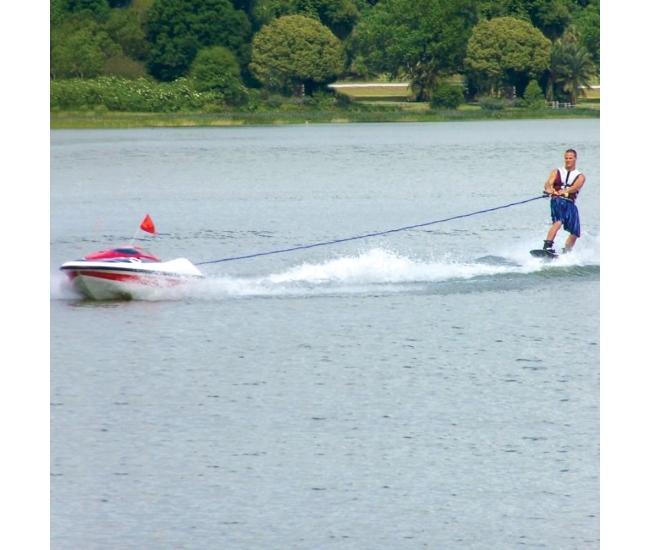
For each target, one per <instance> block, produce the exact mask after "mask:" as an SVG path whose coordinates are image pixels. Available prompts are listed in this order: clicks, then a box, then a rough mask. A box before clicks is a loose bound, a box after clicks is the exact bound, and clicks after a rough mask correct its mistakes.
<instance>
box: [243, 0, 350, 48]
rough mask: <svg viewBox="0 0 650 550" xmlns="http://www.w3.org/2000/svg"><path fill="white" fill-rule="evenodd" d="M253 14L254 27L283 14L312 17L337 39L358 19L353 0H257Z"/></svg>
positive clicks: (343, 36)
mask: <svg viewBox="0 0 650 550" xmlns="http://www.w3.org/2000/svg"><path fill="white" fill-rule="evenodd" d="M253 14H254V22H255V25H256V28H260V27H262V26H264V25H266V24H267V23H270V22H271V21H272V20H273V19H277V18H279V17H283V16H285V15H304V16H306V17H313V18H314V19H317V20H318V21H320V22H321V23H322V24H323V25H325V26H326V27H328V28H329V29H330V30H331V31H332V32H333V33H334V34H335V35H336V37H337V38H338V39H339V40H343V39H344V38H346V37H347V36H348V35H349V34H350V32H351V31H352V29H353V28H354V25H355V24H356V22H357V21H358V19H359V10H358V8H357V4H356V2H355V0H257V2H256V3H255V7H254V10H253Z"/></svg>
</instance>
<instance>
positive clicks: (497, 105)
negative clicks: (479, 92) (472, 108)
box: [477, 96, 514, 111]
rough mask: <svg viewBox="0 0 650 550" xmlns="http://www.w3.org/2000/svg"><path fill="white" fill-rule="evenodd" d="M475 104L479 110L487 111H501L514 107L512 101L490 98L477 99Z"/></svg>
mask: <svg viewBox="0 0 650 550" xmlns="http://www.w3.org/2000/svg"><path fill="white" fill-rule="evenodd" d="M477 102H478V104H479V106H480V107H481V109H485V110H487V111H501V110H503V109H507V108H508V107H512V106H513V105H514V101H513V100H511V99H504V98H500V97H492V96H483V97H479V98H478V100H477Z"/></svg>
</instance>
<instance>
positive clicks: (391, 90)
mask: <svg viewBox="0 0 650 550" xmlns="http://www.w3.org/2000/svg"><path fill="white" fill-rule="evenodd" d="M329 87H330V88H332V89H334V90H336V91H337V92H338V93H340V94H344V95H346V96H348V97H349V98H351V99H355V100H357V101H364V102H369V101H373V100H374V101H391V102H395V101H396V102H408V101H409V100H412V99H413V95H412V93H411V90H410V88H409V85H408V83H406V82H377V83H373V82H346V83H341V84H330V86H329ZM581 99H582V100H585V101H586V102H587V103H590V104H593V103H599V102H600V85H596V86H593V87H592V88H591V89H586V90H585V96H584V97H583V98H579V99H578V102H580V100H581Z"/></svg>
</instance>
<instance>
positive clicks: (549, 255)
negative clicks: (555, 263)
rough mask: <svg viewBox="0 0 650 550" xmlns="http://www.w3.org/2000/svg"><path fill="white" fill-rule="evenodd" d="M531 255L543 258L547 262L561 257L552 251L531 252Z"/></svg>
mask: <svg viewBox="0 0 650 550" xmlns="http://www.w3.org/2000/svg"><path fill="white" fill-rule="evenodd" d="M530 255H531V256H534V257H535V258H543V259H545V260H554V259H555V258H557V257H558V256H559V254H558V253H557V252H553V251H552V250H541V249H538V250H531V251H530Z"/></svg>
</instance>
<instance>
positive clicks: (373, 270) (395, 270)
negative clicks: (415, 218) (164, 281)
mask: <svg viewBox="0 0 650 550" xmlns="http://www.w3.org/2000/svg"><path fill="white" fill-rule="evenodd" d="M597 244H598V243H597V242H596V243H595V245H596V246H591V247H589V246H584V247H582V248H580V249H578V248H576V250H575V251H574V252H572V253H571V254H567V255H566V256H561V257H560V258H558V259H557V260H554V261H552V262H548V261H544V260H540V259H536V258H532V257H531V256H530V254H529V252H528V250H529V248H528V247H526V248H522V247H521V245H519V246H518V248H517V249H512V250H507V249H506V250H502V251H500V252H499V253H498V254H495V255H489V256H482V257H477V258H472V259H457V258H454V257H453V256H451V255H448V256H445V257H437V258H436V257H430V258H412V257H409V256H407V255H403V254H400V253H397V252H394V251H390V250H385V249H383V248H374V249H371V250H369V251H367V252H362V253H359V254H357V255H354V256H345V257H339V258H335V259H326V260H323V261H321V262H317V263H314V262H303V263H301V264H298V265H295V266H293V267H290V268H288V269H285V270H283V271H281V272H278V273H271V274H267V275H262V276H249V277H242V276H231V275H219V274H214V275H209V276H208V277H207V279H205V280H202V281H197V282H192V283H190V284H188V285H184V286H181V287H174V288H166V289H160V288H144V289H141V290H138V291H137V292H136V294H135V295H134V297H133V298H134V299H136V300H148V301H162V300H183V299H219V298H225V297H238V296H240V297H245V296H301V295H305V296H309V295H327V294H363V293H374V294H376V293H382V294H388V293H396V292H414V291H421V290H422V289H426V288H432V285H436V284H439V283H453V282H462V281H470V282H471V281H474V282H476V281H483V282H484V281H486V280H487V281H490V280H495V281H498V280H500V279H501V280H502V279H504V278H508V279H512V278H513V277H516V278H522V277H523V278H531V277H533V278H536V279H540V278H542V279H543V278H547V277H553V278H556V277H567V276H571V277H575V276H585V275H587V276H594V275H598V273H599V270H600V254H599V252H598V246H597ZM50 295H51V298H52V299H61V300H71V299H75V298H76V299H79V298H80V297H79V296H78V295H77V294H76V293H75V291H74V290H73V289H72V287H71V286H70V284H69V282H68V281H67V279H65V277H64V276H63V275H62V274H58V273H57V274H54V275H52V277H51V284H50Z"/></svg>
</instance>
